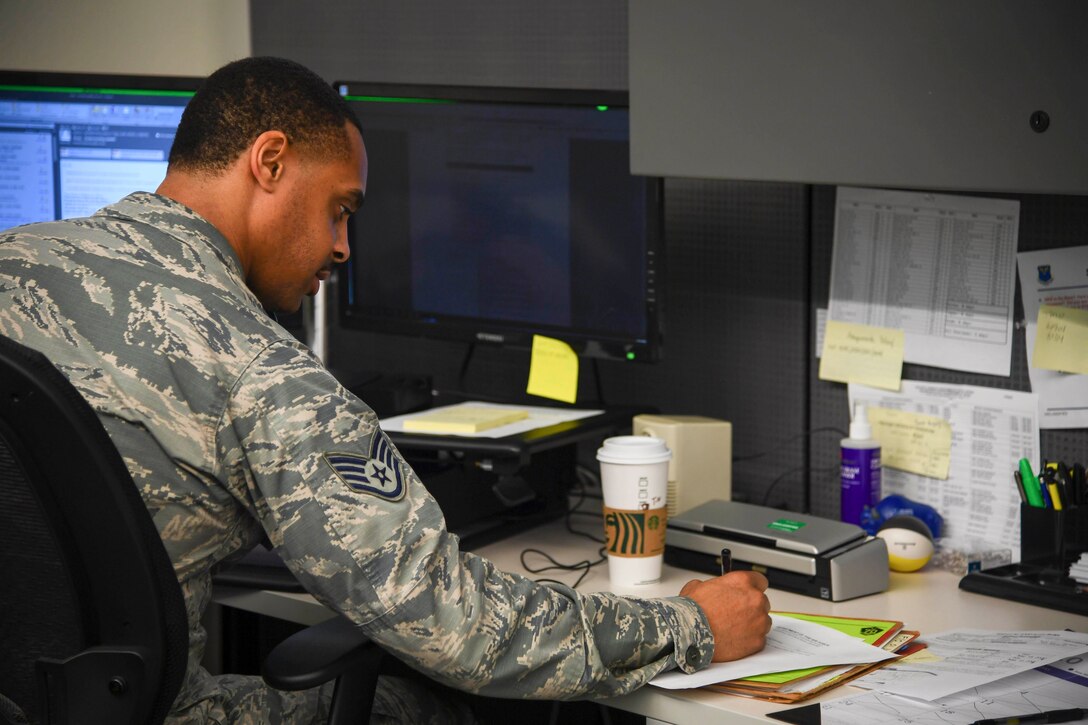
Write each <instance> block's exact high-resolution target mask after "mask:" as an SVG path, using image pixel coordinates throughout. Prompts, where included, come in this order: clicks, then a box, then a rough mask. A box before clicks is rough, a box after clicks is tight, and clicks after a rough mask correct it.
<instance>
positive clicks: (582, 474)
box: [520, 466, 608, 589]
mask: <svg viewBox="0 0 1088 725" xmlns="http://www.w3.org/2000/svg"><path fill="white" fill-rule="evenodd" d="M575 472H576V474H577V476H578V487H577V489H575V490H574V491H573V492H572V493H574V494H576V495H577V496H578V498H577V500H575V501H573V502H571V503H570V504H569V505H568V506H567V513H566V515H565V516H564V525H565V526H566V529H567V531H568V532H569V533H571V534H574V535H575V536H581V537H583V538H586V539H589V540H590V541H592V542H594V543H597V544H600V545H601V546H600V548H598V549H597V558H596V559H592V560H591V559H583V560H582V561H578V562H575V563H573V564H567V563H563V562H560V561H558V560H557V559H556V558H555V557H553V556H552V555H551V554H549V553H547V552H546V551H543V550H541V549H535V548H529V549H524V550H522V552H521V556H520V559H521V566H522V568H523V569H525V571H527V572H529V573H530V574H543V573H545V572H551V571H571V572H573V571H580V572H581V574H580V575H579V576H578V578H577V579H576V580H575V581H574V584H571V585H569V586H570V588H571V589H577V588H578V585H579V584H581V583H582V581H583V580H584V579H585V578H586V576H587V575H588V574H589V571H590V569H592V568H593V567H595V566H598V565H599V564H603V563H604V562H605V561H607V560H608V556H607V555H606V554H605V551H604V543H605V541H604V538H603V537H598V536H594V535H593V534H591V533H589V532H587V531H579V530H578V529H576V528H574V523H573V521H572V518H573V516H575V515H581V516H593V517H595V518H599V517H600V511H599V510H598V511H596V512H593V511H583V510H581V507H582V504H584V503H585V502H586V500H593V501H599V500H601V498H600V496H593V495H591V494H588V493H587V492H586V479H587V478H588V479H590V480H594V478H595V477H594V476H593V474H592V472H590V471H589V470H588V469H586V468H584V467H582V466H578V467H577V468H576V469H575ZM530 554H535V555H537V556H540V557H543V558H544V560H545V561H547V562H548V563H547V564H546V565H544V566H531V565H530V564H529V563H528V561H527V559H526V556H527V555H530ZM536 581H537V582H540V583H552V584H562V585H565V586H566V585H567V584H566V582H562V581H559V580H558V579H550V578H546V577H545V578H540V579H537V580H536Z"/></svg>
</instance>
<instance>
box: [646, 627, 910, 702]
mask: <svg viewBox="0 0 1088 725" xmlns="http://www.w3.org/2000/svg"><path fill="white" fill-rule="evenodd" d="M771 622H772V624H771V631H770V632H769V633H768V634H767V646H766V647H764V649H763V651H762V652H757V653H756V654H754V655H750V656H748V657H745V658H744V659H741V660H737V661H735V662H717V663H714V664H712V665H710V666H709V667H707V668H706V669H704V670H701V671H699V672H695V673H693V674H690V675H689V674H686V673H684V672H680V671H679V670H673V671H672V672H665V673H662V674H660V675H658V676H657V677H655V678H654V679H652V680H650V684H652V685H657V686H658V687H664V688H666V689H670V690H681V689H687V688H691V687H703V686H704V685H713V684H715V683H717V682H724V681H726V680H735V679H738V678H740V677H751V676H753V675H765V674H767V673H769V672H784V671H786V670H797V669H801V668H803V667H818V666H821V665H845V664H860V663H862V662H880V661H882V660H887V659H892V658H893V657H895V655H893V654H892V653H891V652H887V651H885V650H883V649H881V648H879V647H874V646H872V645H870V644H866V643H865V642H862V641H861V640H859V639H856V638H854V637H851V636H850V635H848V634H843V633H842V632H839V631H837V630H834V629H831V628H830V627H825V626H823V625H822V624H816V623H814V622H808V621H805V620H803V619H794V618H792V617H786V616H783V615H779V614H774V613H772V614H771Z"/></svg>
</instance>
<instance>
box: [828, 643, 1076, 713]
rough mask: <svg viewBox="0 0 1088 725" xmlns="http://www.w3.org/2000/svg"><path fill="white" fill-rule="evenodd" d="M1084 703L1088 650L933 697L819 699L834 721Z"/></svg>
mask: <svg viewBox="0 0 1088 725" xmlns="http://www.w3.org/2000/svg"><path fill="white" fill-rule="evenodd" d="M1086 706H1088V652H1084V653H1082V654H1080V655H1078V656H1075V657H1070V658H1068V659H1065V660H1059V661H1058V662H1055V663H1054V664H1051V665H1044V666H1042V667H1037V668H1036V669H1033V670H1029V671H1028V672H1023V673H1021V674H1018V675H1011V676H1009V677H1005V678H1002V679H1000V680H996V681H994V682H991V683H987V684H985V685H979V686H978V687H972V688H970V689H967V690H964V691H963V692H960V693H957V694H955V695H951V696H949V697H942V698H940V699H938V700H934V701H933V702H926V701H924V700H916V699H912V698H906V697H900V696H898V695H891V694H888V693H885V692H869V693H866V694H863V695H852V696H850V697H844V698H841V699H838V700H832V701H831V702H825V703H821V705H820V714H821V718H822V721H823V722H825V723H836V725H901V724H902V723H912V724H913V725H952V724H958V725H967V724H968V723H973V722H975V721H976V720H982V719H989V718H1004V717H1011V716H1015V715H1029V714H1034V713H1039V712H1045V711H1048V710H1066V709H1069V708H1073V707H1086Z"/></svg>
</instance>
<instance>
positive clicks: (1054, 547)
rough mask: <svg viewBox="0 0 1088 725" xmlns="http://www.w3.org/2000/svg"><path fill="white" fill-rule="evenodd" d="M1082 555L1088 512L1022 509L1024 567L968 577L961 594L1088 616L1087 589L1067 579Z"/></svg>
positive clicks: (1087, 543)
mask: <svg viewBox="0 0 1088 725" xmlns="http://www.w3.org/2000/svg"><path fill="white" fill-rule="evenodd" d="M1084 551H1088V506H1074V507H1069V508H1065V509H1062V510H1060V511H1056V510H1054V509H1048V508H1038V507H1035V506H1029V505H1027V504H1021V506H1020V563H1019V564H1009V565H1008V566H999V567H997V568H995V569H988V570H986V571H980V572H973V573H971V574H968V575H967V576H965V577H963V578H962V579H960V589H964V590H966V591H970V592H976V593H978V594H987V595H989V596H992V597H1001V598H1002V599H1011V600H1012V601H1015V602H1024V603H1025V604H1035V605H1037V606H1040V607H1048V608H1050V609H1060V610H1062V611H1064V612H1073V613H1074V614H1081V615H1086V616H1088V587H1085V586H1083V585H1080V584H1078V583H1077V582H1076V581H1075V580H1073V579H1070V578H1069V565H1070V564H1072V563H1073V562H1074V561H1075V560H1076V559H1077V557H1079V556H1080V554H1081V553H1082V552H1084Z"/></svg>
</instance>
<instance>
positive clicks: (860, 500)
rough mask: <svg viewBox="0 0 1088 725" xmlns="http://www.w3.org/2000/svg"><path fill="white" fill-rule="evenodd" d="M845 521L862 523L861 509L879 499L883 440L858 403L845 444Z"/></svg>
mask: <svg viewBox="0 0 1088 725" xmlns="http://www.w3.org/2000/svg"><path fill="white" fill-rule="evenodd" d="M840 445H841V447H842V506H841V509H840V511H841V515H840V518H842V520H843V521H845V522H847V523H850V524H857V525H859V526H860V525H861V512H862V511H864V510H865V509H866V508H873V507H875V506H876V505H877V503H878V502H879V501H880V443H879V442H878V441H875V440H873V438H872V429H871V428H870V427H869V418H868V416H867V415H866V413H865V406H864V405H862V404H861V403H858V404H857V406H856V407H855V409H854V419H853V420H852V421H851V422H850V437H849V438H843V439H842V443H841V444H840Z"/></svg>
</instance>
